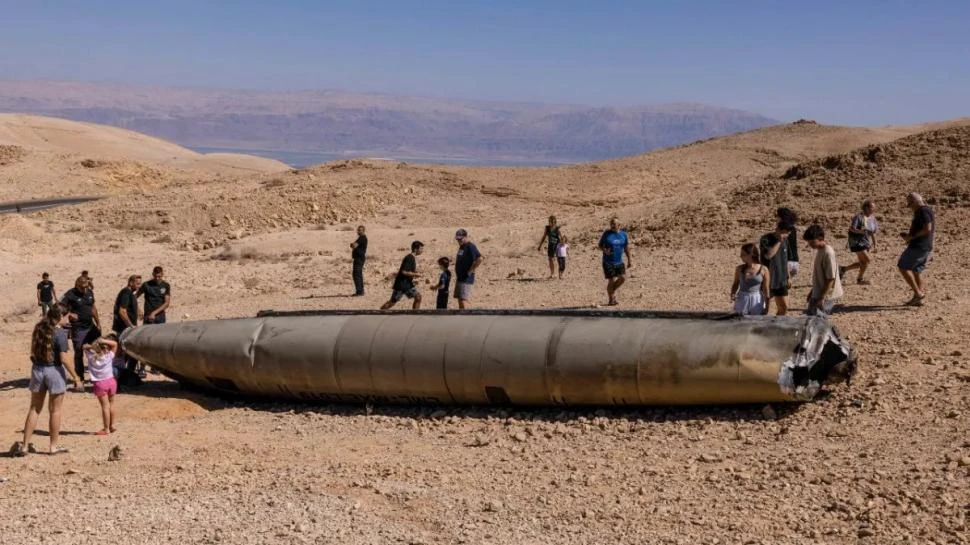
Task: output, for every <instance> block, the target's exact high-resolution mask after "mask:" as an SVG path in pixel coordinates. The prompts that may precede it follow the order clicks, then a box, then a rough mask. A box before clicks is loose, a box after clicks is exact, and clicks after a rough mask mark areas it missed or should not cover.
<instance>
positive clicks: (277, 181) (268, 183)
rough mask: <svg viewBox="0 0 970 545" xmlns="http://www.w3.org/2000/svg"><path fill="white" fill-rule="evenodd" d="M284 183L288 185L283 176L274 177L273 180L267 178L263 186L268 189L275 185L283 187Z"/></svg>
mask: <svg viewBox="0 0 970 545" xmlns="http://www.w3.org/2000/svg"><path fill="white" fill-rule="evenodd" d="M284 185H286V182H285V181H284V180H283V179H282V178H273V179H271V180H266V181H265V182H263V187H264V188H266V189H270V188H274V187H283V186H284Z"/></svg>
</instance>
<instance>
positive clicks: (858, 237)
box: [849, 214, 879, 248]
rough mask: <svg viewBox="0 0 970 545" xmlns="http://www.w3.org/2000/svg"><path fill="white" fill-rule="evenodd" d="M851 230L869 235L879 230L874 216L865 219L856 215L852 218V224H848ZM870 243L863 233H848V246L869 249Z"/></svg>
mask: <svg viewBox="0 0 970 545" xmlns="http://www.w3.org/2000/svg"><path fill="white" fill-rule="evenodd" d="M849 226H850V227H851V228H852V229H862V230H866V231H868V232H870V233H875V232H876V231H878V230H879V224H878V223H877V222H876V218H875V216H870V217H868V218H867V217H866V216H865V214H856V215H855V216H854V217H853V218H852V223H850V224H849ZM870 245H871V242H870V240H869V235H868V234H865V233H853V232H852V231H849V246H855V247H857V248H869V247H870Z"/></svg>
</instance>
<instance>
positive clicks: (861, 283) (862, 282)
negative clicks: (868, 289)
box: [855, 278, 872, 286]
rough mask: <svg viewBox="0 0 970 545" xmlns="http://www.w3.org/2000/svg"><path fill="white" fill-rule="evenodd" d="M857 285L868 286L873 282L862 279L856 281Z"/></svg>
mask: <svg viewBox="0 0 970 545" xmlns="http://www.w3.org/2000/svg"><path fill="white" fill-rule="evenodd" d="M855 283H856V284H859V285H860V286H868V285H869V284H872V282H870V281H868V280H866V279H865V278H860V279H858V280H856V281H855Z"/></svg>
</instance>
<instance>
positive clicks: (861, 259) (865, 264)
mask: <svg viewBox="0 0 970 545" xmlns="http://www.w3.org/2000/svg"><path fill="white" fill-rule="evenodd" d="M855 255H856V259H858V261H856V262H855V263H853V264H851V265H849V266H848V267H845V268H844V269H842V270H843V271H845V272H849V271H851V270H855V269H859V278H858V279H857V280H856V282H858V283H860V284H861V283H863V282H864V281H865V276H866V269H868V268H869V261H870V260H871V259H872V258H871V257H869V252H867V251H861V252H856V253H855Z"/></svg>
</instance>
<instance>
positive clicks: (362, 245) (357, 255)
mask: <svg viewBox="0 0 970 545" xmlns="http://www.w3.org/2000/svg"><path fill="white" fill-rule="evenodd" d="M354 244H356V245H357V247H356V248H354V249H353V250H351V252H350V255H351V257H353V258H354V259H364V258H365V257H367V235H360V236H359V237H357V240H356V241H355V242H354Z"/></svg>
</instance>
